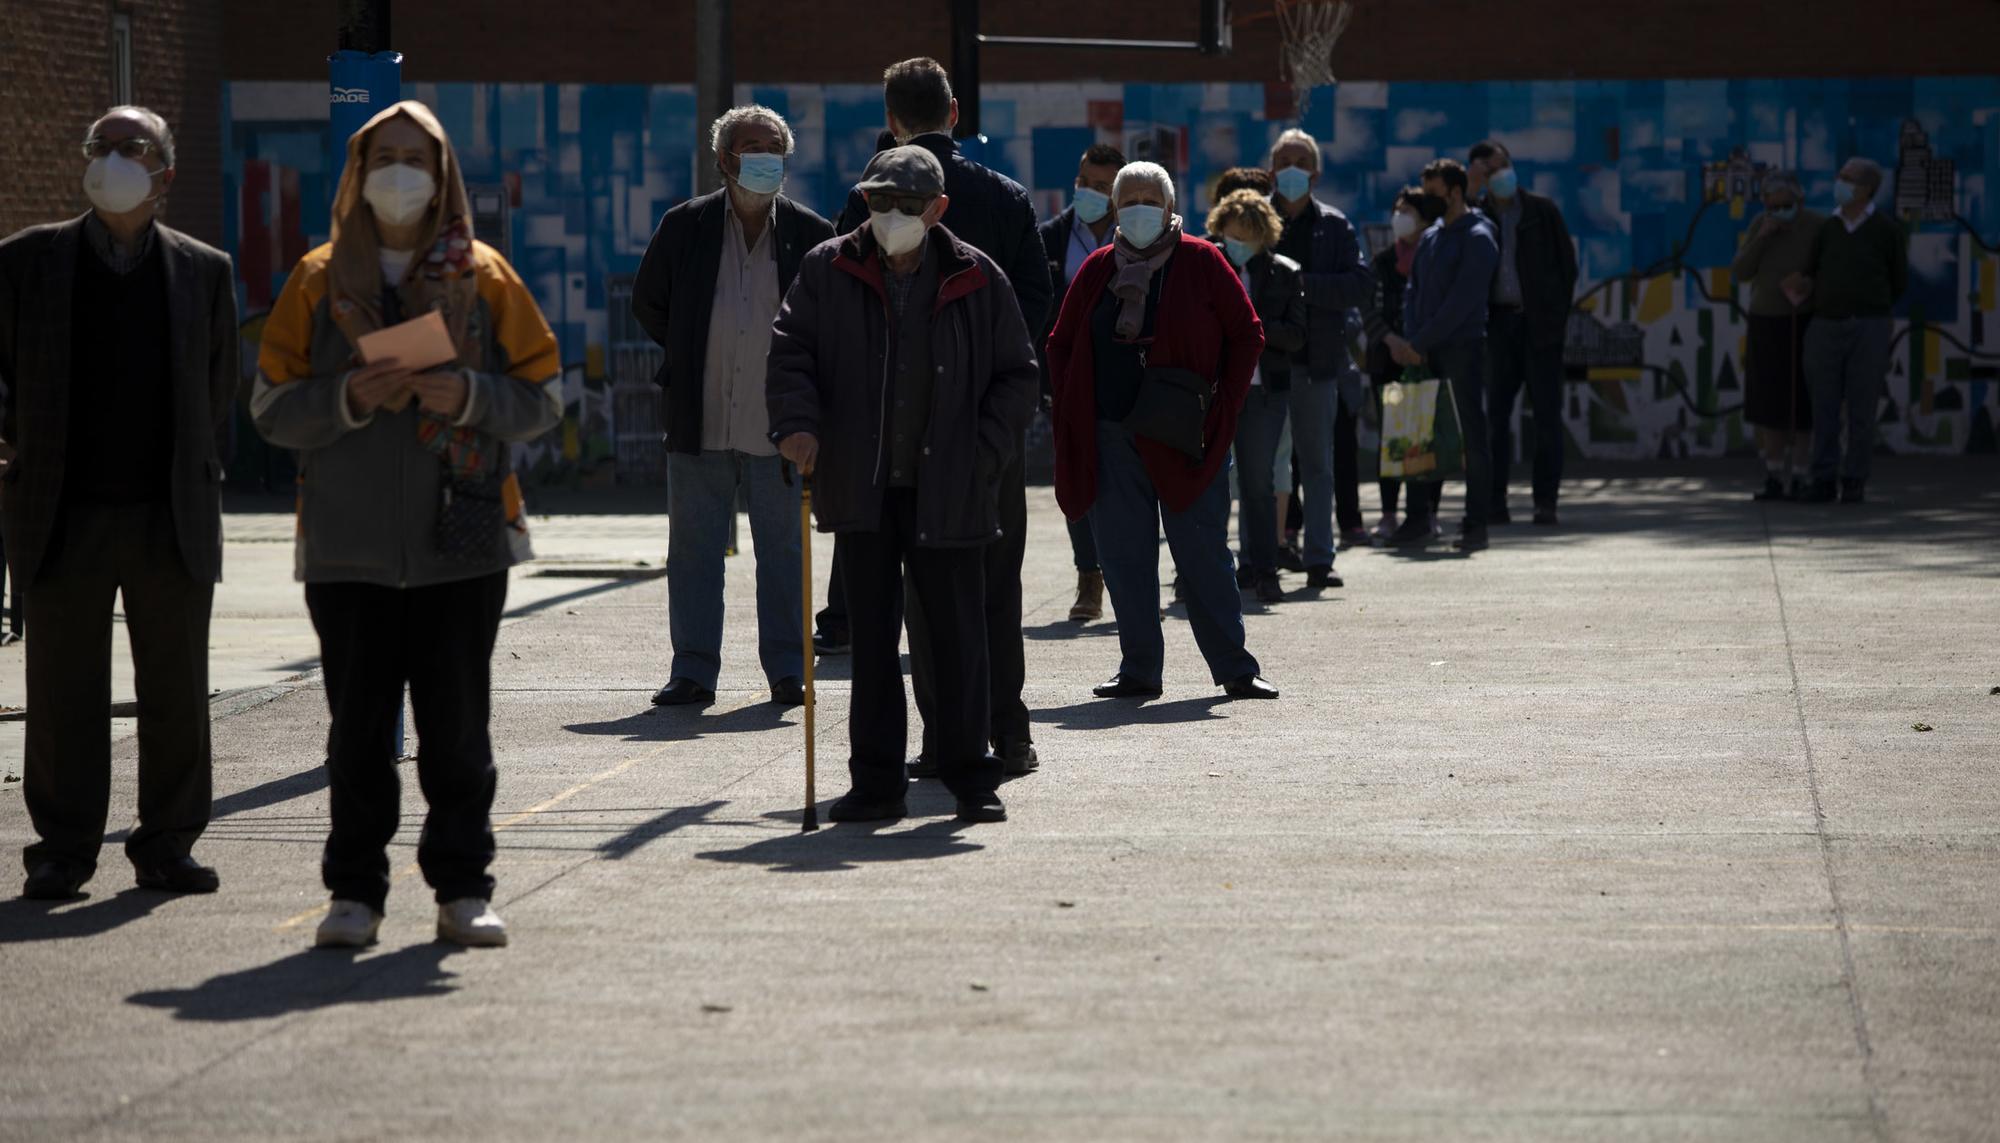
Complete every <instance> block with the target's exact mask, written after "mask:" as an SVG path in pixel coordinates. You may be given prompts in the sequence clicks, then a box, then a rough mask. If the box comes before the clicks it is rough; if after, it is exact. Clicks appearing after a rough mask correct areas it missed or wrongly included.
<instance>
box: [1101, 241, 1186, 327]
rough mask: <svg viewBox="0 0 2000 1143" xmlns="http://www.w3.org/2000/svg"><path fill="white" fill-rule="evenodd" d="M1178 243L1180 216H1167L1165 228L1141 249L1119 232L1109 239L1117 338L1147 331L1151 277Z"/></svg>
mask: <svg viewBox="0 0 2000 1143" xmlns="http://www.w3.org/2000/svg"><path fill="white" fill-rule="evenodd" d="M1180 244H1181V216H1180V215H1178V214H1175V215H1170V216H1168V219H1167V225H1166V229H1164V230H1162V231H1161V232H1160V236H1159V237H1158V238H1155V239H1154V240H1153V244H1152V245H1151V246H1148V247H1146V248H1145V249H1144V250H1141V249H1139V248H1138V247H1136V246H1134V245H1132V244H1131V243H1130V242H1127V241H1126V240H1125V233H1124V232H1123V231H1120V232H1119V233H1118V236H1117V237H1116V238H1115V239H1113V240H1112V251H1111V256H1112V257H1113V258H1114V259H1116V260H1117V263H1118V269H1117V271H1116V273H1114V274H1113V276H1112V278H1111V292H1112V293H1114V294H1116V295H1118V298H1119V300H1120V302H1121V303H1122V304H1121V305H1120V306H1119V307H1118V321H1117V324H1116V325H1115V327H1114V328H1115V329H1116V330H1117V331H1118V336H1119V337H1122V338H1124V339H1125V340H1127V341H1130V340H1132V339H1133V338H1135V337H1138V336H1139V331H1140V330H1142V329H1144V328H1146V295H1147V293H1148V292H1150V290H1151V289H1152V285H1153V275H1155V274H1157V273H1159V272H1160V267H1162V266H1164V265H1166V264H1167V259H1169V258H1171V257H1173V255H1174V251H1175V250H1176V249H1178V248H1179V247H1180Z"/></svg>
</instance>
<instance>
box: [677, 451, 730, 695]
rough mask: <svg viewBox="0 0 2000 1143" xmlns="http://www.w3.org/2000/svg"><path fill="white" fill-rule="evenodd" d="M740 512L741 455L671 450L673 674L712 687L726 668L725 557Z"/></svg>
mask: <svg viewBox="0 0 2000 1143" xmlns="http://www.w3.org/2000/svg"><path fill="white" fill-rule="evenodd" d="M735 511H736V454H735V453H732V452H719V451H716V452H703V453H701V454H700V455H691V454H688V453H680V452H670V453H668V454H667V512H668V532H667V629H668V633H669V635H671V637H672V639H673V644H674V661H673V667H672V668H671V669H670V671H669V674H670V675H671V677H673V678H676V679H687V680H688V681H690V682H692V683H695V684H697V685H699V686H701V687H702V688H704V689H706V690H711V691H712V690H714V689H715V680H716V678H717V677H718V676H719V675H720V674H721V672H722V575H723V572H722V560H723V552H724V551H725V550H726V549H727V548H728V546H729V519H730V516H731V515H733V514H734V513H735Z"/></svg>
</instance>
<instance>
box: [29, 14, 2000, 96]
mask: <svg viewBox="0 0 2000 1143" xmlns="http://www.w3.org/2000/svg"><path fill="white" fill-rule="evenodd" d="M21 2H25V0H21ZM224 2H225V4H226V6H227V9H228V33H227V34H228V58H229V65H230V66H229V77H230V78H231V79H308V78H315V77H318V76H321V75H324V74H325V59H326V53H327V51H328V48H329V47H330V45H331V44H332V43H333V37H334V29H333V6H332V5H331V4H318V5H315V6H314V7H313V8H312V9H309V10H308V14H307V15H306V16H305V18H303V19H302V18H301V13H300V11H299V8H298V6H296V5H293V4H276V3H270V2H269V0H224ZM983 7H984V9H985V12H984V17H983V25H984V29H985V31H987V32H988V33H993V34H1011V35H1063V36H1124V37H1133V38H1146V39H1188V40H1192V39H1193V38H1194V37H1195V35H1196V23H1197V12H1198V5H1197V3H1196V0H1169V2H1168V3H1167V4H1164V5H1161V4H1144V5H1139V6H1136V7H1134V6H1130V5H1124V6H1120V5H1104V4H1099V5H1082V4H1077V3H1074V2H1073V0H985V3H984V5H983ZM693 12H694V4H693V2H692V0H676V2H674V3H667V4H608V3H551V2H550V0H421V2H418V0H403V2H402V3H400V4H398V5H397V8H396V11H395V15H394V29H395V37H394V39H395V46H396V47H397V49H398V50H400V51H402V52H403V53H404V55H405V56H406V57H407V63H406V65H405V71H404V78H406V79H409V80H415V81H429V80H437V81H447V80H474V81H487V82H493V81H512V82H522V83H545V82H573V83H687V82H692V81H693V79H694V55H693V49H692V40H693V31H694V16H693ZM948 13H949V5H948V4H947V3H946V0H923V2H919V3H906V4H889V5H884V4H882V3H881V2H880V0H736V4H735V44H736V76H737V79H738V81H739V82H745V83H842V82H854V83H868V82H873V81H874V80H876V79H877V78H879V77H880V75H881V70H882V67H883V65H884V64H886V63H888V62H890V61H893V60H896V59H901V58H903V57H906V56H911V55H918V54H930V55H935V56H936V57H938V58H939V59H949V50H950V46H949V43H948V33H949V27H950V22H949V18H948ZM1135 17H1136V18H1139V19H1143V20H1144V21H1145V23H1144V24H1143V25H1139V26H1135V25H1133V24H1132V23H1131V22H1130V21H1131V20H1132V19H1134V18H1135ZM1235 33H1236V35H1235V38H1236V50H1235V52H1234V53H1233V54H1232V55H1231V56H1230V57H1229V58H1227V59H1222V60H1202V59H1198V58H1195V57H1192V56H1187V55H1171V54H1168V55H1163V54H1152V53H1133V52H1123V53H1093V52H1078V51H1051V50H1037V49H1026V48H1006V47H991V48H988V49H987V50H986V52H985V53H984V56H983V59H982V66H983V69H984V71H985V78H986V80H987V81H988V82H1026V81H1051V80H1069V79H1108V80H1125V81H1135V82H1136V81H1151V82H1217V81H1241V82H1247V81H1271V80H1276V79H1278V78H1279V64H1278V34H1277V25H1276V23H1275V21H1274V20H1273V18H1272V14H1271V4H1270V0H1235ZM1996 42H2000V3H1993V2H1991V0H1977V2H1969V0H1901V2H1900V3H1898V4H1896V5H1894V6H1893V8H1885V7H1884V6H1883V5H1881V4H1880V3H1877V2H1875V0H1820V2H1819V3H1817V4H1813V5H1809V6H1805V7H1801V6H1799V5H1797V4H1790V3H1787V4H1777V3H1771V2H1769V0H1766V2H1763V3H1757V2H1749V3H1746V2H1744V0H1596V2H1595V3H1579V2H1576V0H1564V2H1562V3H1556V2H1553V0H1515V2H1514V3H1511V4H1503V5H1496V4H1493V3H1491V0H1364V6H1363V8H1362V9H1361V10H1360V13H1359V15H1358V16H1357V17H1356V18H1355V20H1354V23H1353V25H1352V26H1351V28H1350V29H1349V31H1348V34H1347V36H1346V38H1345V39H1344V40H1343V41H1342V43H1341V46H1340V47H1339V49H1337V53H1336V55H1335V67H1336V72H1337V74H1339V75H1340V76H1342V77H1343V78H1349V79H1385V80H1490V79H1565V78H1591V77H1600V78H1614V79H1636V78H1647V77H1684V78H1696V77H1707V76H1809V75H1811V76H1859V75H1901V76H1908V75H1978V74H1985V73H1987V72H1988V71H1990V70H1991V68H1992V45H1993V44H1994V43H1996Z"/></svg>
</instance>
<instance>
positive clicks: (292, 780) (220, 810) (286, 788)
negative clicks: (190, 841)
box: [104, 765, 326, 845]
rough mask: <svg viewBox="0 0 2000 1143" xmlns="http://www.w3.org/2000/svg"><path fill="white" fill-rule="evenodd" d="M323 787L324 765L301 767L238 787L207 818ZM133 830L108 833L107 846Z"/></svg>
mask: <svg viewBox="0 0 2000 1143" xmlns="http://www.w3.org/2000/svg"><path fill="white" fill-rule="evenodd" d="M324 789H326V767H325V766H324V765H319V766H314V767H313V768H312V769H310V770H301V771H299V772H298V773H296V774H287V775H285V776H284V777H282V778H273V779H271V780H270V781H268V782H259V783H258V784H257V785H255V786H252V787H250V788H249V789H247V790H238V791H236V792H235V793H233V794H225V795H223V796H222V797H220V798H217V799H215V803H214V805H212V806H211V807H210V808H209V812H208V818H209V820H210V821H217V820H219V819H222V818H226V817H229V816H231V815H234V814H247V813H249V812H250V811H251V810H262V809H268V808H269V807H271V806H276V805H282V804H284V803H286V802H289V801H291V800H292V799H294V798H303V797H306V796H307V795H310V794H317V793H319V792H320V791H321V790H324ZM315 820H317V819H315ZM131 832H132V831H131V830H129V829H121V830H118V831H116V832H115V833H111V834H108V835H106V837H105V839H104V843H105V844H106V845H117V844H119V843H122V842H123V841H124V840H125V838H126V837H127V835H129V834H130V833H131Z"/></svg>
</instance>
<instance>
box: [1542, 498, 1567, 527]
mask: <svg viewBox="0 0 2000 1143" xmlns="http://www.w3.org/2000/svg"><path fill="white" fill-rule="evenodd" d="M1561 523H1562V521H1560V520H1558V519H1557V518H1556V506H1555V505H1553V504H1548V505H1543V506H1539V507H1537V508H1536V509H1535V524H1536V526H1538V527H1542V528H1554V527H1557V526H1558V525H1560V524H1561Z"/></svg>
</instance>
